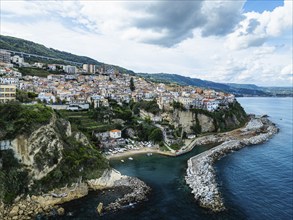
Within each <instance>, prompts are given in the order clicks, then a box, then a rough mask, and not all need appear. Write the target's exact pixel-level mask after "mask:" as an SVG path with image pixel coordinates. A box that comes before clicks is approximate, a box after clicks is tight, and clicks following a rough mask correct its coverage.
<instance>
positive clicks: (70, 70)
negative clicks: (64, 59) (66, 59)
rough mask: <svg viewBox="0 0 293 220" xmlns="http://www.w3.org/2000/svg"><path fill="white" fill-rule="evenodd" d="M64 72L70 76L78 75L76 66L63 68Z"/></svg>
mask: <svg viewBox="0 0 293 220" xmlns="http://www.w3.org/2000/svg"><path fill="white" fill-rule="evenodd" d="M63 70H64V72H65V73H69V74H75V73H76V67H75V66H70V65H67V66H63Z"/></svg>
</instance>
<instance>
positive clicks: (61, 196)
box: [0, 169, 150, 220]
mask: <svg viewBox="0 0 293 220" xmlns="http://www.w3.org/2000/svg"><path fill="white" fill-rule="evenodd" d="M121 186H123V187H128V188H129V189H130V193H127V194H125V195H124V196H123V197H122V198H118V199H116V200H115V201H114V202H112V203H110V204H109V205H107V206H105V207H103V205H102V204H99V205H98V204H97V206H98V207H97V212H98V213H99V214H102V213H106V212H110V211H111V212H112V211H117V210H119V209H121V208H123V207H125V206H126V205H128V204H131V203H139V202H142V201H144V200H146V199H147V194H148V193H149V192H150V187H148V186H147V185H146V184H145V183H144V182H143V181H141V180H139V179H138V178H135V177H129V176H125V175H121V173H120V172H118V171H117V170H114V169H109V170H106V171H105V172H104V173H103V175H102V176H101V177H100V178H98V179H93V180H88V181H86V182H81V183H76V184H73V185H72V186H71V187H67V186H66V187H64V188H61V189H55V190H53V191H51V192H48V193H47V194H43V195H40V196H34V195H33V196H29V195H28V196H27V197H26V198H22V199H21V198H18V199H16V200H15V202H14V204H13V205H11V206H4V204H3V203H0V219H3V220H11V219H13V220H16V219H21V220H22V219H34V218H35V216H36V215H38V214H42V215H47V216H54V215H63V214H64V213H65V211H66V210H64V208H62V207H61V206H60V205H61V204H63V203H65V202H69V201H72V200H75V199H79V198H81V197H84V196H86V195H87V194H88V192H89V190H102V189H111V188H116V187H121Z"/></svg>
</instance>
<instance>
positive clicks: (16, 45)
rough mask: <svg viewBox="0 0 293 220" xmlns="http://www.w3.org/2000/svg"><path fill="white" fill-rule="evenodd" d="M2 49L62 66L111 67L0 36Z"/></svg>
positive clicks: (122, 70) (120, 68) (85, 58)
mask: <svg viewBox="0 0 293 220" xmlns="http://www.w3.org/2000/svg"><path fill="white" fill-rule="evenodd" d="M0 48H1V49H5V50H11V51H18V52H23V53H28V54H35V55H39V56H44V57H48V58H54V59H56V60H55V61H54V62H55V63H60V64H63V63H64V64H66V63H67V62H66V61H71V62H76V63H80V64H83V63H87V64H95V65H97V66H101V65H110V64H105V63H102V62H99V61H97V60H95V59H92V58H90V57H86V56H79V55H75V54H72V53H68V52H65V51H59V50H56V49H53V48H48V47H45V46H44V45H41V44H37V43H34V42H32V41H28V40H24V39H20V38H15V37H10V36H4V35H0ZM26 60H28V61H31V62H38V61H42V62H48V60H47V59H42V58H36V57H28V56H27V57H26ZM111 66H114V67H116V68H117V69H119V71H120V72H122V73H129V74H131V73H133V71H131V70H127V69H125V68H122V67H119V66H115V65H111Z"/></svg>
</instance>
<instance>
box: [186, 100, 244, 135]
mask: <svg viewBox="0 0 293 220" xmlns="http://www.w3.org/2000/svg"><path fill="white" fill-rule="evenodd" d="M191 111H192V112H193V113H194V115H195V123H194V124H193V125H192V126H191V129H192V130H193V131H194V132H195V133H196V134H199V133H201V132H202V128H201V125H200V123H199V119H198V115H199V114H203V115H206V116H208V117H210V118H212V119H213V124H214V126H215V131H219V132H225V131H230V130H233V129H235V128H238V127H241V126H243V125H244V124H245V123H246V122H247V120H248V117H247V114H246V112H245V111H244V109H243V108H242V106H241V105H240V104H239V103H238V102H237V101H236V102H234V103H230V104H229V108H227V109H221V110H217V111H214V112H209V111H206V110H203V109H192V110H191Z"/></svg>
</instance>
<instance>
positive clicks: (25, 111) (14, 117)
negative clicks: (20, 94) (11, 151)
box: [0, 102, 53, 140]
mask: <svg viewBox="0 0 293 220" xmlns="http://www.w3.org/2000/svg"><path fill="white" fill-rule="evenodd" d="M52 113H53V111H52V109H50V108H48V107H46V106H44V105H41V104H37V105H21V104H20V103H19V102H11V103H9V104H0V124H1V126H0V139H4V140H5V139H13V138H15V137H16V135H18V134H30V133H31V132H32V131H34V130H36V129H37V128H39V127H40V126H42V125H44V124H47V123H48V122H49V121H50V118H51V116H52Z"/></svg>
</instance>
